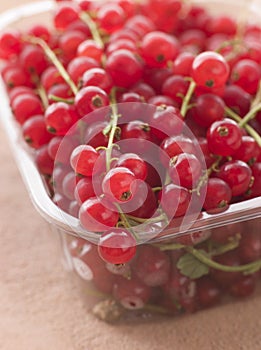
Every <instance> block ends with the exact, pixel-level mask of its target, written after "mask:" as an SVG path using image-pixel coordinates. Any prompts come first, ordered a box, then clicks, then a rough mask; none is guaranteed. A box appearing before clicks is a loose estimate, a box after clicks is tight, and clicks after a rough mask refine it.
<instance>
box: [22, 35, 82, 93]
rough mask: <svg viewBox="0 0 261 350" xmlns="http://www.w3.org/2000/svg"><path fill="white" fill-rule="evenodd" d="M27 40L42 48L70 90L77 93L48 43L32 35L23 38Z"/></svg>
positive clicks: (75, 87)
mask: <svg viewBox="0 0 261 350" xmlns="http://www.w3.org/2000/svg"><path fill="white" fill-rule="evenodd" d="M24 40H25V41H27V42H30V43H31V44H34V45H39V46H41V48H42V49H43V50H44V52H45V54H46V56H47V57H48V58H49V60H50V61H51V62H52V63H53V65H54V66H55V67H56V68H57V70H58V71H59V73H60V74H61V76H62V77H63V79H64V80H65V82H66V83H67V84H68V85H69V86H70V88H71V90H72V92H73V93H74V95H76V94H77V92H78V88H77V86H76V85H75V84H74V82H73V81H72V79H71V77H70V76H69V74H68V73H67V71H66V69H65V68H64V66H63V65H62V63H61V62H60V61H59V59H58V58H57V56H56V54H55V53H54V52H53V50H52V49H51V48H50V47H49V46H48V44H47V43H46V42H45V41H44V40H43V39H41V38H36V37H33V36H28V37H26V38H25V39H24Z"/></svg>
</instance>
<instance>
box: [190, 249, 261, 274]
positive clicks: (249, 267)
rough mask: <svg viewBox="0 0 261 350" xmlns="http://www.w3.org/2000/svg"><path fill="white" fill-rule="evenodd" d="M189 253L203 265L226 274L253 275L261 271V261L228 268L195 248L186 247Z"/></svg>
mask: <svg viewBox="0 0 261 350" xmlns="http://www.w3.org/2000/svg"><path fill="white" fill-rule="evenodd" d="M184 249H185V250H186V251H187V252H188V253H190V254H192V255H193V256H194V257H195V258H196V259H198V260H199V261H200V262H202V263H203V264H205V265H207V266H209V267H212V268H214V269H216V270H220V271H225V272H245V273H252V272H256V271H258V270H259V269H261V259H260V260H257V261H254V262H252V263H249V264H245V265H240V266H227V265H223V264H219V263H217V262H216V261H213V260H212V259H211V258H210V257H208V256H207V255H205V254H202V253H201V252H200V251H198V250H197V249H195V248H193V247H188V246H187V247H185V248H184Z"/></svg>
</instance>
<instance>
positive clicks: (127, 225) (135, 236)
mask: <svg viewBox="0 0 261 350" xmlns="http://www.w3.org/2000/svg"><path fill="white" fill-rule="evenodd" d="M114 204H115V206H116V208H117V209H118V212H119V214H120V219H121V221H122V223H123V225H124V227H125V228H127V229H129V230H130V232H131V234H132V235H133V237H134V238H135V239H136V241H138V237H137V235H136V234H135V233H134V231H133V229H132V226H131V224H130V223H129V220H128V218H127V216H126V215H125V214H124V212H123V211H122V209H121V207H120V205H119V204H118V203H114Z"/></svg>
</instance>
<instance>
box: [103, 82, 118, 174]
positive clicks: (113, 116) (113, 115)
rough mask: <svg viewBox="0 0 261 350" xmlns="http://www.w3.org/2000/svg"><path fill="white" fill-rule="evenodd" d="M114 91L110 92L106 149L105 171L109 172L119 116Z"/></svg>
mask: <svg viewBox="0 0 261 350" xmlns="http://www.w3.org/2000/svg"><path fill="white" fill-rule="evenodd" d="M115 94H116V89H115V88H113V89H112V91H111V99H110V101H111V103H110V106H111V111H112V112H111V123H110V136H109V140H108V145H107V148H106V170H107V171H109V170H110V165H111V154H112V149H113V140H114V136H115V133H116V131H117V128H118V119H119V114H118V109H117V101H116V96H115Z"/></svg>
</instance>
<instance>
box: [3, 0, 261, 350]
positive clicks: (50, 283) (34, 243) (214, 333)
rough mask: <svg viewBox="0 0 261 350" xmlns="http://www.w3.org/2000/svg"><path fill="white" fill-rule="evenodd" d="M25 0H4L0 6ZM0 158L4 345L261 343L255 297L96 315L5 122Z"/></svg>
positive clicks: (193, 347) (12, 349) (243, 346)
mask: <svg viewBox="0 0 261 350" xmlns="http://www.w3.org/2000/svg"><path fill="white" fill-rule="evenodd" d="M25 2H26V1H25V0H9V1H8V2H3V1H1V3H0V11H3V10H5V9H6V8H8V7H12V6H15V5H17V4H21V3H25ZM0 160H1V171H0V186H1V187H0V194H1V195H0V234H1V241H0V242H1V243H0V349H3V350H17V349H19V350H29V349H30V350H46V349H48V350H104V349H106V350H118V349H120V350H130V349H135V350H157V349H164V350H175V349H178V350H188V349H190V350H199V349H200V350H210V349H211V350H239V349H240V350H250V349H251V350H260V349H261V332H260V330H261V318H260V310H261V297H258V296H255V297H253V298H252V299H251V300H249V301H244V302H237V303H233V304H230V305H227V306H222V307H218V308H215V309H211V310H207V311H204V312H201V313H198V314H195V315H191V316H185V317H183V318H178V319H173V320H170V319H167V320H165V321H161V322H160V323H150V324H143V325H141V324H139V325H120V326H111V325H107V324H104V323H102V322H100V321H98V320H97V319H95V318H94V317H93V316H92V315H91V314H90V313H88V307H87V305H86V303H85V301H84V299H83V298H82V297H81V293H80V291H79V286H78V284H77V281H75V280H74V279H71V276H70V275H69V274H68V273H67V272H65V271H64V270H63V268H62V264H61V254H60V248H59V240H58V237H57V236H56V235H55V234H53V233H52V232H51V231H50V229H49V226H48V225H47V224H46V223H45V221H44V220H43V219H42V218H41V217H40V216H39V215H38V213H37V212H36V211H35V209H34V208H33V206H32V204H31V202H30V200H29V197H28V194H27V193H26V190H25V187H24V185H23V183H22V181H21V178H20V175H19V173H18V171H17V168H16V166H15V164H14V161H13V158H12V155H11V153H10V150H9V147H8V142H7V139H6V137H5V135H4V132H3V130H2V129H1V128H0ZM259 294H260V293H259Z"/></svg>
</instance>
